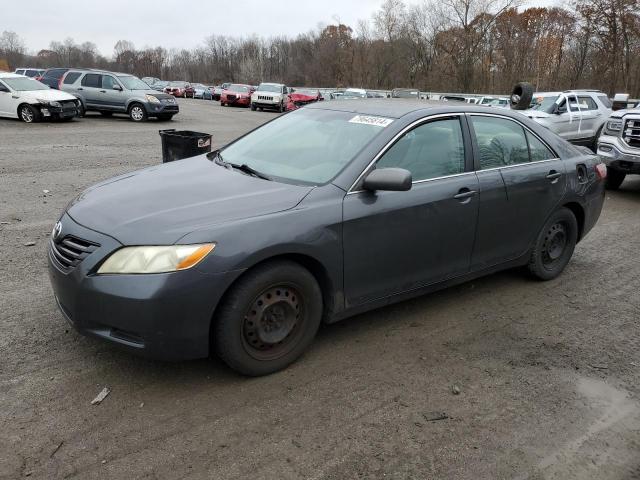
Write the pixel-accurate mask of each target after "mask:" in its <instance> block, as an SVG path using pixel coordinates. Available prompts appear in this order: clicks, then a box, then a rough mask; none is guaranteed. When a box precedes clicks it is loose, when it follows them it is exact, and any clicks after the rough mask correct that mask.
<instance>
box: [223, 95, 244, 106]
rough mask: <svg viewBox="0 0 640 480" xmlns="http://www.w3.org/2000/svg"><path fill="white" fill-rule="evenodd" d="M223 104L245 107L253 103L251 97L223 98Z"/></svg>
mask: <svg viewBox="0 0 640 480" xmlns="http://www.w3.org/2000/svg"><path fill="white" fill-rule="evenodd" d="M220 101H221V102H224V103H226V104H228V105H245V106H248V105H249V104H250V103H251V99H250V98H249V97H235V98H229V97H222V98H221V99H220Z"/></svg>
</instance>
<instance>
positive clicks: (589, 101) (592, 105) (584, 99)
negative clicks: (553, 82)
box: [578, 95, 598, 110]
mask: <svg viewBox="0 0 640 480" xmlns="http://www.w3.org/2000/svg"><path fill="white" fill-rule="evenodd" d="M578 103H579V105H580V110H597V109H598V105H597V104H596V102H595V100H594V99H593V98H591V97H589V96H588V95H584V96H580V97H578Z"/></svg>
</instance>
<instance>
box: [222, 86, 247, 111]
mask: <svg viewBox="0 0 640 480" xmlns="http://www.w3.org/2000/svg"><path fill="white" fill-rule="evenodd" d="M252 93H253V87H251V85H243V84H240V83H232V84H231V85H229V86H228V87H227V88H225V89H224V90H223V91H222V94H221V95H220V105H221V106H222V107H224V106H225V105H240V106H241V107H248V106H249V105H250V104H251V94H252Z"/></svg>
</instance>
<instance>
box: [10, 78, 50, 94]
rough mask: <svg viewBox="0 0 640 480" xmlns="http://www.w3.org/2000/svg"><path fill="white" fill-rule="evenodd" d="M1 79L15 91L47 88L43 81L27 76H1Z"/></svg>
mask: <svg viewBox="0 0 640 480" xmlns="http://www.w3.org/2000/svg"><path fill="white" fill-rule="evenodd" d="M2 81H3V82H4V83H6V84H7V85H9V88H11V89H12V90H15V91H16V92H31V91H34V90H49V87H48V86H46V85H45V84H44V83H40V82H39V81H37V80H34V79H33V78H29V77H18V78H3V79H2Z"/></svg>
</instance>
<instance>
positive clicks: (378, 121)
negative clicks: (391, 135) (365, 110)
mask: <svg viewBox="0 0 640 480" xmlns="http://www.w3.org/2000/svg"><path fill="white" fill-rule="evenodd" d="M391 122H393V120H392V119H390V118H384V117H373V116H371V115H356V116H355V117H353V118H352V119H351V120H349V123H363V124H365V125H375V126H376V127H388V126H389V125H391Z"/></svg>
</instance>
